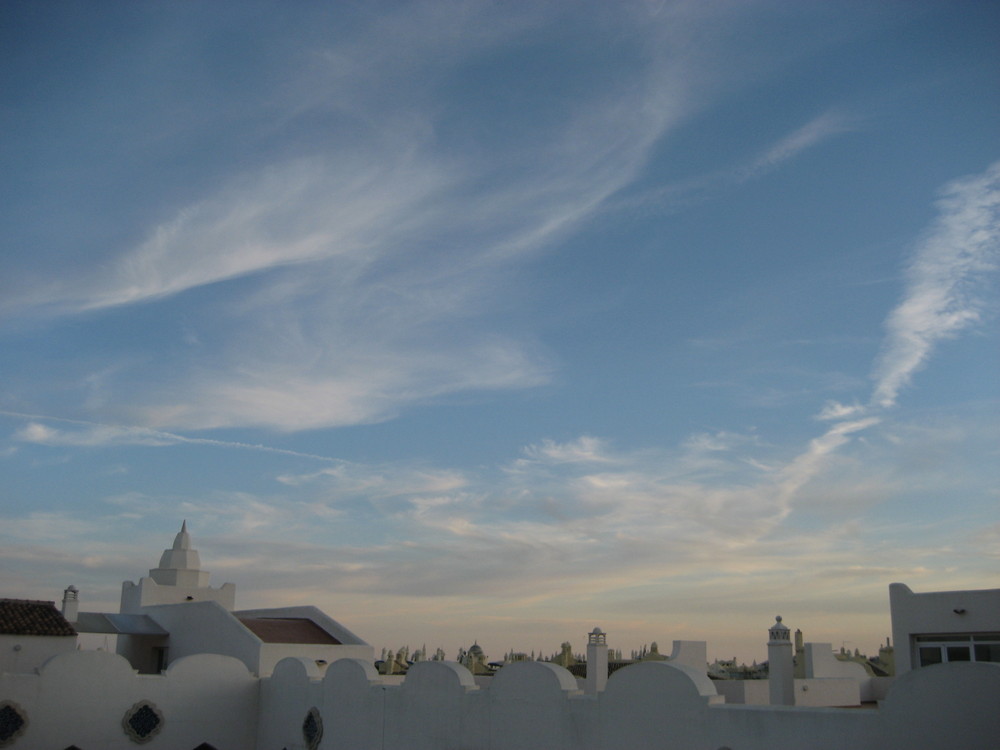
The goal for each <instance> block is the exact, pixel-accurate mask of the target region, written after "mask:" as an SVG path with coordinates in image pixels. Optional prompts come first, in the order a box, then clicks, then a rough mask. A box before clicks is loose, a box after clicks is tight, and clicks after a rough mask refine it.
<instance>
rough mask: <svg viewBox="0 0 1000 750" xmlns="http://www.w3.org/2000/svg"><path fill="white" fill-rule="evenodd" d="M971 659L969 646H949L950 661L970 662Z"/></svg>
mask: <svg viewBox="0 0 1000 750" xmlns="http://www.w3.org/2000/svg"><path fill="white" fill-rule="evenodd" d="M971 658H972V655H971V654H970V653H969V647H968V646H948V661H969V660H970V659H971Z"/></svg>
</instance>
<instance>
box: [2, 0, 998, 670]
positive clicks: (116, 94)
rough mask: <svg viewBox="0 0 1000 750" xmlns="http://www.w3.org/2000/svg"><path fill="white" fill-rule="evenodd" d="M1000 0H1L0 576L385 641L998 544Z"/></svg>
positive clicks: (881, 632) (649, 623)
mask: <svg viewBox="0 0 1000 750" xmlns="http://www.w3.org/2000/svg"><path fill="white" fill-rule="evenodd" d="M998 38H1000V5H998V4H996V3H991V2H986V1H983V2H970V1H961V0H947V1H945V0H939V1H938V2H922V1H920V0H915V1H912V2H911V1H907V2H902V1H901V0H898V1H895V2H891V1H888V0H886V1H884V2H878V3H866V2H853V1H851V2H841V1H839V0H838V1H836V2H834V1H832V0H831V1H830V2H819V1H818V0H817V1H814V2H758V1H756V0H739V2H736V1H735V0H732V1H730V2H726V1H718V2H703V1H702V0H699V1H698V2H694V1H686V0H676V1H674V0H662V1H659V0H658V1H656V2H652V1H650V2H621V3H604V2H596V1H595V2H583V3H580V2H537V3H535V2H533V3H494V2H477V1H476V0H470V1H468V2H438V1H435V0H428V1H427V2H412V3H409V2H407V3H404V2H385V3H361V2H343V3H330V4H321V3H304V2H291V3H286V2H282V3H262V2H246V3H173V2H147V3H129V2H105V3H98V4H93V3H80V2H60V3H31V2H8V3H4V4H3V5H2V7H0V50H2V51H0V132H2V133H3V137H2V138H0V223H2V226H3V227H4V230H5V231H4V233H3V236H2V238H0V488H2V489H0V592H2V593H0V595H3V596H9V597H23V598H36V599H53V600H59V599H60V598H61V595H62V590H63V589H64V588H65V587H66V586H67V585H69V584H74V585H76V586H77V587H78V588H79V589H80V592H81V594H80V597H81V607H82V608H83V609H84V610H103V611H115V610H116V609H117V606H118V599H119V595H120V586H121V582H122V581H123V580H133V581H135V580H138V578H139V577H140V576H143V575H146V574H147V571H148V570H149V569H150V568H153V567H156V565H157V561H158V560H159V555H160V553H161V552H162V550H163V549H164V548H166V547H169V546H170V544H171V542H172V540H173V536H174V534H175V533H176V532H177V531H178V529H179V528H180V525H181V522H182V521H183V520H185V519H186V520H187V524H188V529H189V531H190V532H191V534H192V539H193V542H194V546H195V547H196V548H197V549H198V550H199V551H200V553H201V559H202V562H203V566H204V568H205V569H207V570H209V571H210V572H211V574H212V583H213V585H221V584H222V583H224V582H227V581H232V582H234V583H236V584H237V592H238V593H237V605H238V606H239V607H244V608H251V607H267V606H283V605H293V604H307V603H308V604H315V605H317V606H319V607H320V608H322V609H323V610H324V611H326V612H328V613H329V614H330V615H331V616H333V617H334V618H336V619H338V620H340V621H342V622H343V623H344V624H345V625H346V626H347V627H348V628H350V629H351V630H353V631H354V632H356V633H357V634H358V635H360V636H361V637H363V638H365V639H366V640H367V641H369V642H370V643H372V645H373V646H375V648H376V652H378V651H379V649H380V648H382V647H389V648H393V649H398V648H400V647H402V646H404V645H408V646H410V647H411V648H417V647H420V646H421V645H424V644H426V646H427V647H428V649H430V650H432V651H433V650H434V649H435V648H438V647H441V648H443V649H444V650H445V652H446V654H447V655H448V656H449V658H454V655H455V654H456V653H457V651H458V649H459V648H460V647H468V646H469V645H471V644H472V643H473V642H478V643H479V644H480V645H481V646H482V647H483V648H484V650H485V651H486V653H487V655H488V656H489V657H490V658H494V659H496V658H501V657H502V656H503V654H504V653H505V652H507V651H508V650H511V649H513V650H518V651H525V652H532V651H534V652H541V653H545V654H550V653H555V652H557V651H558V650H559V647H560V644H561V643H562V642H563V641H569V642H571V643H572V644H573V646H574V648H575V649H576V650H579V651H582V650H583V647H584V644H585V642H586V637H585V636H586V633H587V632H589V631H590V630H591V629H592V628H593V627H594V626H600V627H601V628H603V629H604V630H605V631H607V632H608V643H609V646H610V647H612V648H615V649H622V650H623V651H624V652H625V653H626V654H627V653H628V652H629V651H630V650H632V649H637V648H640V647H642V646H643V645H644V644H648V643H651V642H653V641H656V642H657V643H658V644H659V645H660V648H661V651H667V652H668V651H669V649H670V643H671V642H672V641H673V640H706V641H707V642H708V653H709V656H710V658H716V657H718V658H730V657H732V656H737V657H738V658H740V659H742V660H746V661H748V662H749V661H751V660H753V659H757V660H761V659H764V658H766V638H767V634H766V631H767V628H768V627H769V626H770V625H771V624H772V623H773V622H774V615H775V614H781V615H782V616H783V618H784V621H785V623H786V624H788V625H789V626H790V627H791V628H792V629H793V630H794V629H796V628H799V629H802V630H803V632H804V635H805V639H806V640H807V641H815V642H830V643H832V644H833V645H834V647H835V648H839V647H841V646H846V647H847V648H851V649H854V648H859V649H861V650H862V651H864V652H868V653H874V652H875V651H876V650H877V648H878V646H879V645H880V644H881V643H884V640H885V637H886V636H887V635H888V634H889V632H890V626H889V610H888V585H889V583H891V582H894V581H901V582H904V583H907V584H908V585H909V586H910V587H911V588H912V589H913V590H915V591H936V590H943V589H953V588H959V589H966V588H971V589H975V588H995V587H997V586H998V585H1000V575H998V571H1000V502H998V501H1000V497H998V495H1000V492H998V487H1000V481H998V479H1000V476H998V475H1000V470H998V467H1000V458H998V455H997V453H998V446H1000V440H998V438H1000V408H998V406H1000V377H998V375H1000V330H998V326H997V320H998V312H1000V286H998V273H997V268H998V264H1000V128H998V127H997V123H1000V87H998V84H997V81H998V78H997V71H998V70H1000V44H998V42H997V39H998Z"/></svg>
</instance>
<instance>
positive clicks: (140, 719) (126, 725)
mask: <svg viewBox="0 0 1000 750" xmlns="http://www.w3.org/2000/svg"><path fill="white" fill-rule="evenodd" d="M122 729H124V730H125V734H127V735H128V737H129V739H130V740H132V742H135V743H137V744H140V745H141V744H143V743H144V742H149V741H150V740H151V739H153V737H155V736H156V735H157V734H158V733H159V732H160V730H161V729H163V714H161V713H160V711H159V709H157V707H156V706H154V705H153V704H152V703H150V702H149V701H139V702H138V703H136V704H135V705H133V706H132V708H130V709H129V710H128V711H126V712H125V716H123V717H122Z"/></svg>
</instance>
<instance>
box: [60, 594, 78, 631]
mask: <svg viewBox="0 0 1000 750" xmlns="http://www.w3.org/2000/svg"><path fill="white" fill-rule="evenodd" d="M62 616H63V617H65V618H66V622H68V623H75V622H76V621H77V620H78V619H80V591H79V590H78V589H77V587H76V586H73V585H70V586H68V587H67V588H66V590H65V591H63V600H62Z"/></svg>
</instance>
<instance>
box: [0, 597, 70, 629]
mask: <svg viewBox="0 0 1000 750" xmlns="http://www.w3.org/2000/svg"><path fill="white" fill-rule="evenodd" d="M0 635H67V636H68V635H76V631H75V630H74V629H73V626H72V625H70V624H69V623H68V622H67V621H66V618H65V617H63V616H62V613H61V612H59V610H58V609H56V605H55V602H41V601H33V600H31V599H0Z"/></svg>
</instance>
